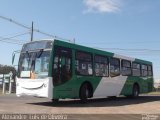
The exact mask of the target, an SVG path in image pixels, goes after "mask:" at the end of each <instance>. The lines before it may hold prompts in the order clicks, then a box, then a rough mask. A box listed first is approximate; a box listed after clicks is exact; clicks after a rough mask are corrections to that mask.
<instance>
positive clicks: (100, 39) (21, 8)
mask: <svg viewBox="0 0 160 120" xmlns="http://www.w3.org/2000/svg"><path fill="white" fill-rule="evenodd" d="M159 11H160V0H0V16H1V17H0V56H1V58H0V64H3V65H11V63H12V62H11V61H12V53H13V51H15V50H20V49H21V47H22V45H21V44H23V43H25V42H28V41H30V30H29V29H26V28H23V27H21V26H19V25H17V24H14V23H13V21H17V22H18V23H21V24H23V25H26V26H29V27H31V23H32V21H33V22H34V29H38V30H40V31H43V32H45V33H48V34H51V35H53V36H58V37H61V38H65V39H69V40H74V39H75V42H76V43H77V44H81V45H85V46H89V47H93V48H99V49H103V50H106V51H110V52H114V53H117V54H121V55H125V56H129V57H134V58H139V59H144V60H148V61H152V62H153V66H154V78H155V79H156V80H158V79H160V47H159V44H160V13H159ZM4 17H5V18H8V19H10V21H7V20H6V19H4ZM19 35H20V36H19ZM33 37H34V40H39V39H51V36H47V35H44V34H40V33H38V32H34V36H33ZM6 38H12V40H11V39H10V40H9V39H6ZM4 41H5V42H4ZM6 41H7V42H12V43H6ZM13 43H14V44H13Z"/></svg>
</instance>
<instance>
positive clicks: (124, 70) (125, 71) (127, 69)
mask: <svg viewBox="0 0 160 120" xmlns="http://www.w3.org/2000/svg"><path fill="white" fill-rule="evenodd" d="M121 64H122V67H121V74H122V75H123V76H128V75H131V74H132V70H131V62H130V61H127V60H122V63H121Z"/></svg>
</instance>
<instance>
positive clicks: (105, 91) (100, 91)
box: [93, 76, 127, 97]
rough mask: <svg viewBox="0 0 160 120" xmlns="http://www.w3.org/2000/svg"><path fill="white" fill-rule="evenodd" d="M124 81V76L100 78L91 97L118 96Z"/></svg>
mask: <svg viewBox="0 0 160 120" xmlns="http://www.w3.org/2000/svg"><path fill="white" fill-rule="evenodd" d="M126 80H127V77H126V76H118V77H113V78H111V77H102V79H101V81H100V83H99V84H98V86H97V88H96V90H95V92H94V94H93V97H106V96H119V95H120V93H121V91H122V89H123V86H124V84H125V82H126Z"/></svg>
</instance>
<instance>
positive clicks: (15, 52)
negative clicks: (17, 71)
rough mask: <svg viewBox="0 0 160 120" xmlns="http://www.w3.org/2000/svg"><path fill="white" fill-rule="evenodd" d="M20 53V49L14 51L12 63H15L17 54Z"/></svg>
mask: <svg viewBox="0 0 160 120" xmlns="http://www.w3.org/2000/svg"><path fill="white" fill-rule="evenodd" d="M18 53H20V50H16V51H13V53H12V65H13V64H14V60H15V56H16V54H18Z"/></svg>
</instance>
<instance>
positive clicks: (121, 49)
mask: <svg viewBox="0 0 160 120" xmlns="http://www.w3.org/2000/svg"><path fill="white" fill-rule="evenodd" d="M95 48H96V49H108V50H120V51H142V52H160V50H153V49H124V48H99V47H95Z"/></svg>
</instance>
